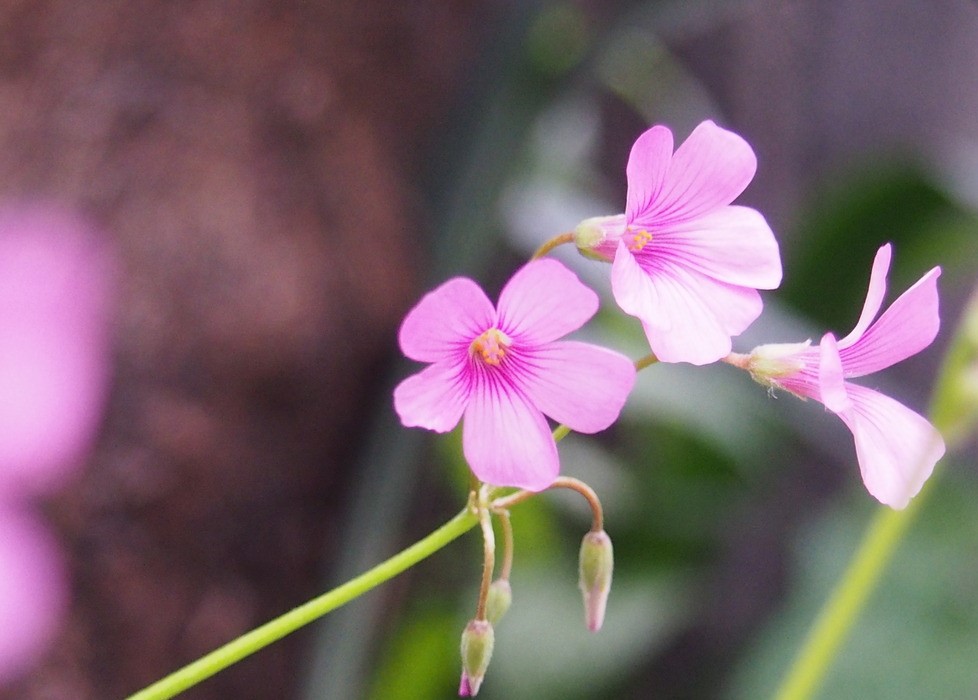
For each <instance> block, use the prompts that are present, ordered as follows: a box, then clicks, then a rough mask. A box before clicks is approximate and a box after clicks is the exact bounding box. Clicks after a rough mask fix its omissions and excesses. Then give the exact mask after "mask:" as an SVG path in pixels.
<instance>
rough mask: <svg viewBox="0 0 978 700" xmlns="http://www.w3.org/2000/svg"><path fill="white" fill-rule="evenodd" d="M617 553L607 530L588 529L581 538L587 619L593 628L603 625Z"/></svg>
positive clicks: (582, 586) (582, 573)
mask: <svg viewBox="0 0 978 700" xmlns="http://www.w3.org/2000/svg"><path fill="white" fill-rule="evenodd" d="M614 568H615V557H614V552H613V550H612V547H611V538H610V537H608V533H607V532H605V531H604V530H601V531H599V532H589V533H587V534H586V535H584V540H583V541H582V542H581V561H580V584H579V585H580V587H581V593H582V594H583V596H584V619H585V621H586V622H587V628H588V629H589V630H591V631H592V632H597V631H598V630H599V629H601V624H602V623H603V622H604V611H605V607H606V605H607V603H608V593H609V592H610V591H611V574H612V571H613V570H614Z"/></svg>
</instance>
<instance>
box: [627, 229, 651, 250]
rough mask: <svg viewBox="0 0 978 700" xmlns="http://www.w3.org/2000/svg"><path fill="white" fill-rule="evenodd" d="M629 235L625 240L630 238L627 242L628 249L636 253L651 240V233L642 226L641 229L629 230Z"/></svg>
mask: <svg viewBox="0 0 978 700" xmlns="http://www.w3.org/2000/svg"><path fill="white" fill-rule="evenodd" d="M629 234H630V235H629V236H628V238H627V239H626V240H628V239H631V240H630V241H629V242H628V244H627V245H628V249H629V250H630V251H632V252H633V253H637V252H638V251H640V250H642V248H644V247H645V246H647V245H648V244H649V243H650V242H651V241H652V234H651V233H649V232H648V231H646V230H645V229H644V228H643V229H642V230H641V231H632V230H629Z"/></svg>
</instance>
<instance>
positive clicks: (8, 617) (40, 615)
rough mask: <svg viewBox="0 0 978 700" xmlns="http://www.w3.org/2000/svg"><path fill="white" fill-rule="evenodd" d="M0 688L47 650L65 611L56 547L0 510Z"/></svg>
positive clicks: (25, 521)
mask: <svg viewBox="0 0 978 700" xmlns="http://www.w3.org/2000/svg"><path fill="white" fill-rule="evenodd" d="M0 572H2V574H0V686H2V685H4V684H5V683H6V682H7V681H10V680H12V679H14V678H15V677H17V676H19V675H21V674H22V673H24V672H25V671H27V670H28V669H29V668H30V666H31V665H32V664H34V663H36V662H37V661H38V660H39V658H40V656H41V655H42V654H43V653H44V651H45V650H46V649H47V646H48V644H49V643H50V642H51V639H52V637H53V636H54V634H55V633H56V631H57V626H58V623H59V622H60V620H61V617H62V615H63V613H64V611H65V607H66V602H67V590H66V585H65V580H64V570H63V567H62V564H61V560H60V556H59V553H58V549H57V546H56V545H55V543H54V542H53V541H52V539H51V536H50V535H49V534H48V532H47V530H46V529H45V528H44V527H43V526H42V525H40V524H39V523H37V522H36V521H35V520H34V519H33V518H31V517H29V516H26V515H24V514H21V513H18V512H15V511H13V510H11V509H9V507H7V506H4V505H0Z"/></svg>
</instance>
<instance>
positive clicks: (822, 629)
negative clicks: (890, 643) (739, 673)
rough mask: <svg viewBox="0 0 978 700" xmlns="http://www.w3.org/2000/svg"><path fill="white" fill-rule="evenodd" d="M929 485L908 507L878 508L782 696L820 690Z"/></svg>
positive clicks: (797, 699)
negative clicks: (900, 508)
mask: <svg viewBox="0 0 978 700" xmlns="http://www.w3.org/2000/svg"><path fill="white" fill-rule="evenodd" d="M928 491H929V489H927V488H926V487H925V489H924V490H923V491H922V492H921V493H919V494H918V495H917V497H916V498H915V499H914V500H913V501H911V502H910V505H909V506H907V507H906V508H905V509H904V510H891V509H890V508H886V507H883V506H881V507H880V509H879V510H878V511H877V513H876V515H875V517H874V518H873V520H872V522H871V523H870V525H869V528H868V529H867V530H866V534H865V535H864V536H863V540H862V543H861V544H860V545H859V549H858V550H857V551H856V554H855V555H854V556H853V558H852V560H851V561H850V563H849V566H848V568H847V569H846V571H845V573H844V574H843V576H842V578H841V579H840V580H839V582H838V584H837V585H836V587H835V590H834V591H832V595H831V597H830V598H829V599H828V601H826V603H825V605H824V606H823V607H822V610H821V612H820V613H819V615H818V617H817V618H816V620H815V623H814V625H813V626H812V628H811V630H810V631H809V633H808V637H807V638H806V639H805V642H804V644H803V645H802V647H801V649H800V650H799V652H798V655H797V656H796V657H795V660H794V662H793V663H792V665H791V668H790V669H789V671H788V674H787V675H786V676H785V678H784V680H783V681H782V683H781V687H780V688H779V689H778V691H777V692H776V693H775V695H774V697H775V698H776V700H804V699H805V698H810V697H812V695H813V694H814V693H815V691H817V690H818V687H819V685H821V682H822V680H823V679H824V677H825V674H826V671H828V669H829V666H830V665H831V663H832V661H833V660H834V659H835V656H836V654H837V653H838V651H839V648H840V647H841V645H842V643H843V642H844V641H845V640H846V638H847V637H848V636H849V632H850V631H851V629H852V627H853V626H854V625H855V623H856V619H857V618H858V617H859V613H860V612H861V611H862V608H863V606H864V605H865V603H866V600H867V599H868V598H869V596H870V594H871V593H872V592H873V590H874V589H875V588H876V584H877V583H878V582H879V580H880V577H881V576H882V574H883V570H884V569H885V568H886V565H887V564H888V563H889V561H890V558H891V557H892V556H893V553H894V552H895V551H896V548H897V545H899V544H900V540H901V538H902V537H903V534H904V533H905V532H906V531H907V528H909V527H910V524H911V523H912V522H913V519H914V516H915V515H916V513H917V511H918V510H919V509H920V504H921V503H922V501H923V496H924V493H925V492H928Z"/></svg>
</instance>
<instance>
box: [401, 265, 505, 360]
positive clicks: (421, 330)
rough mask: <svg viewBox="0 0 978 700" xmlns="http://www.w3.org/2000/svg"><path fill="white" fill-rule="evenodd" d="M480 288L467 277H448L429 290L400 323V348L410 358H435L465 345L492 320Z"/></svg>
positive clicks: (445, 356)
mask: <svg viewBox="0 0 978 700" xmlns="http://www.w3.org/2000/svg"><path fill="white" fill-rule="evenodd" d="M495 317H496V316H495V310H494V309H493V306H492V302H491V301H489V299H488V297H486V295H485V293H484V292H483V291H482V289H480V288H479V285H477V284H476V283H475V282H473V281H472V280H470V279H468V278H466V277H456V278H454V279H450V280H448V281H447V282H445V283H444V284H442V285H441V286H439V287H437V288H436V289H434V290H432V291H431V292H428V293H427V294H425V295H424V297H422V298H421V301H419V302H418V304H417V305H416V306H415V307H414V308H413V309H411V310H410V311H409V312H408V315H407V316H406V317H405V318H404V322H403V323H402V324H401V330H400V333H399V334H398V341H399V342H400V344H401V351H402V352H403V353H404V354H405V355H407V356H408V357H409V358H411V359H412V360H417V361H419V362H437V361H439V360H445V359H447V358H449V357H452V356H453V355H454V354H455V353H456V352H457V351H458V350H459V348H460V347H465V348H467V347H468V345H469V343H471V342H472V341H473V340H474V339H475V338H477V337H478V336H479V335H480V334H482V333H483V332H484V331H486V330H487V329H489V328H491V327H492V325H493V323H494V322H495Z"/></svg>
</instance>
